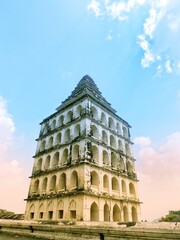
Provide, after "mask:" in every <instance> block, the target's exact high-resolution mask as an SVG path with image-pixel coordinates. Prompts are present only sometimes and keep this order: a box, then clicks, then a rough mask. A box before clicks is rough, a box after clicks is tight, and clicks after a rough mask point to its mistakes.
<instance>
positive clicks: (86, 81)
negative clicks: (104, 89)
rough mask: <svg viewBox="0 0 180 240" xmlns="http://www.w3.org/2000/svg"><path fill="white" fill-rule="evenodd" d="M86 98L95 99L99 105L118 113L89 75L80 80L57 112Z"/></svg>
mask: <svg viewBox="0 0 180 240" xmlns="http://www.w3.org/2000/svg"><path fill="white" fill-rule="evenodd" d="M85 96H89V97H91V98H93V99H94V101H96V102H98V104H100V105H102V106H103V107H104V108H106V109H107V110H109V111H110V112H112V113H114V114H115V113H116V111H115V110H114V109H113V108H112V107H111V104H110V103H109V102H107V101H106V99H105V98H104V97H103V96H102V94H101V92H100V91H99V89H98V87H97V85H96V84H95V82H94V81H93V79H92V78H91V77H89V76H88V75H85V76H84V77H83V78H82V79H81V80H80V82H79V83H78V85H77V86H76V88H75V89H74V91H72V93H71V95H70V96H69V97H68V98H67V99H66V100H65V101H63V102H62V104H61V105H60V106H59V107H58V108H57V109H56V110H57V111H60V110H62V109H64V108H67V107H68V106H69V105H71V104H72V103H75V102H76V101H78V100H79V99H82V98H83V97H85Z"/></svg>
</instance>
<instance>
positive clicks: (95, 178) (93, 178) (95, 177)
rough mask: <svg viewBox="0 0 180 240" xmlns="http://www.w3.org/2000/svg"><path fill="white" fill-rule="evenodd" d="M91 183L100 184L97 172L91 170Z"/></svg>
mask: <svg viewBox="0 0 180 240" xmlns="http://www.w3.org/2000/svg"><path fill="white" fill-rule="evenodd" d="M91 185H94V186H98V185H99V177H98V174H97V172H95V171H92V172H91Z"/></svg>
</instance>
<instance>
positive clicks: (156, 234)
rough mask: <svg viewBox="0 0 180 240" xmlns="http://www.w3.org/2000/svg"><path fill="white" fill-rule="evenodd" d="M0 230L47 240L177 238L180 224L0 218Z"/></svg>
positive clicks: (179, 237)
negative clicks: (58, 222) (65, 222)
mask: <svg viewBox="0 0 180 240" xmlns="http://www.w3.org/2000/svg"><path fill="white" fill-rule="evenodd" d="M0 227H1V228H0V233H13V234H14V235H16V236H31V237H35V238H36V237H37V238H42V239H48V240H54V239H56V240H60V239H61V240H62V239H64V240H65V239H66V240H68V239H71V240H72V239H77V240H84V239H91V240H92V239H93V240H97V239H100V240H103V239H104V240H115V239H121V240H125V239H130V240H140V239H146V240H160V239H162V240H166V239H169V240H172V239H180V226H178V225H177V224H175V223H173V224H171V225H161V224H153V225H152V224H149V225H148V224H146V225H143V224H137V226H134V227H125V226H117V225H116V226H114V227H113V226H110V225H109V226H108V225H107V226H99V225H96V226H95V225H94V226H91V227H90V226H88V224H87V225H79V224H77V225H73V226H72V225H49V224H42V223H35V222H12V221H11V222H10V221H0Z"/></svg>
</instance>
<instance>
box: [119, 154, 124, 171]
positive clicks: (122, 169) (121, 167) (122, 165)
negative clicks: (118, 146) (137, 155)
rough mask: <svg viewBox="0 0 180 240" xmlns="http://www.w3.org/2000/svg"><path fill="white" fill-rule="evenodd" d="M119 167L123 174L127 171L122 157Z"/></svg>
mask: <svg viewBox="0 0 180 240" xmlns="http://www.w3.org/2000/svg"><path fill="white" fill-rule="evenodd" d="M119 167H120V170H121V171H122V172H124V171H125V164H124V159H123V158H122V157H120V163H119Z"/></svg>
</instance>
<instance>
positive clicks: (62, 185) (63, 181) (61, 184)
mask: <svg viewBox="0 0 180 240" xmlns="http://www.w3.org/2000/svg"><path fill="white" fill-rule="evenodd" d="M59 189H60V190H66V174H65V173H62V174H61V176H60V178H59Z"/></svg>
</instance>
